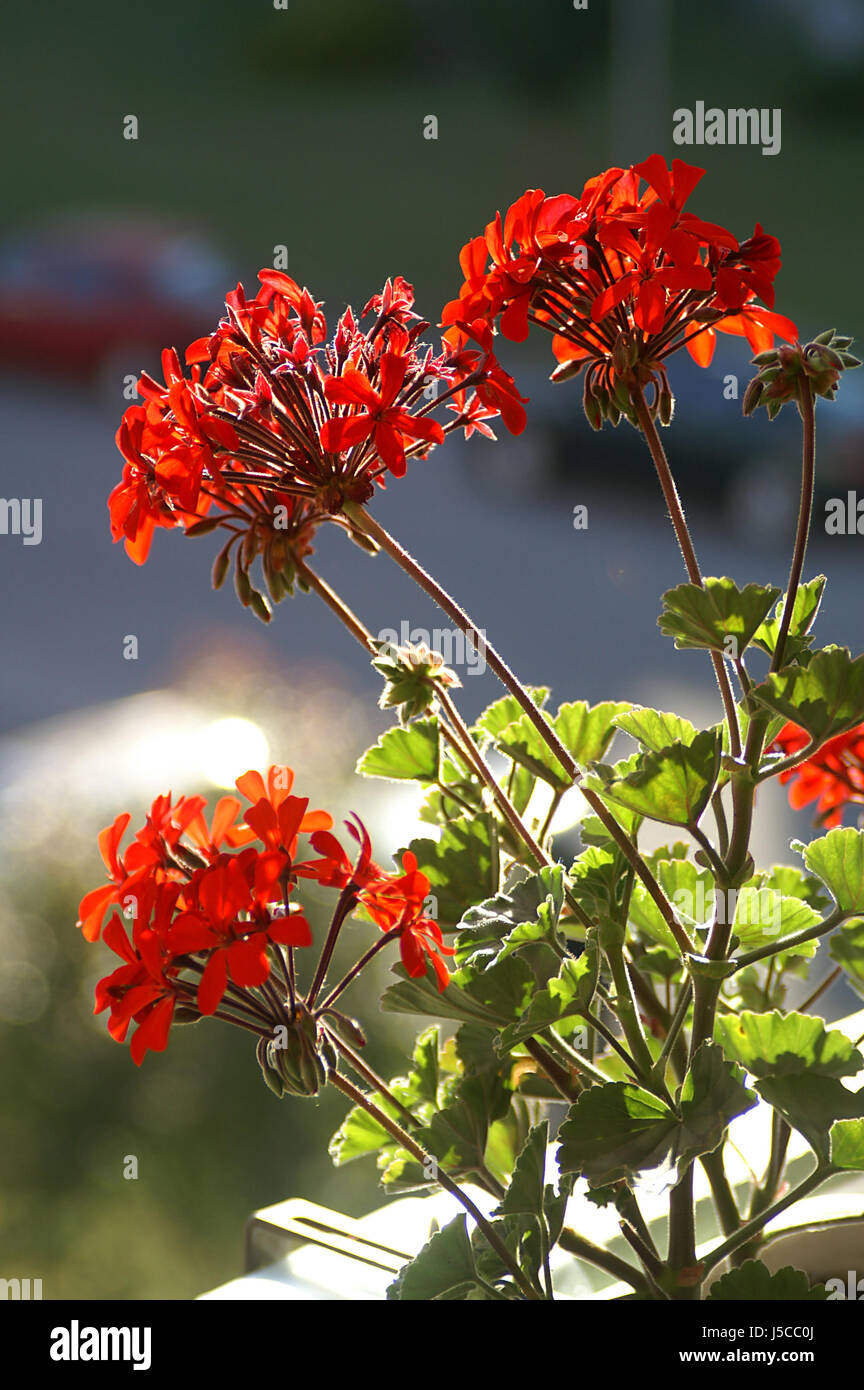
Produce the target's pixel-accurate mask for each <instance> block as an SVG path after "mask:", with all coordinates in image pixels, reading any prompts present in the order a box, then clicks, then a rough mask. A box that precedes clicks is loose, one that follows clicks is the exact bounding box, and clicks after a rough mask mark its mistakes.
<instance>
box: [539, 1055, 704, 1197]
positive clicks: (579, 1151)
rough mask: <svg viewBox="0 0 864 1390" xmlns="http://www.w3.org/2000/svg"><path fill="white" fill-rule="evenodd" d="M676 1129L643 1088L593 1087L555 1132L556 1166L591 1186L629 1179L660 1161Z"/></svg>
mask: <svg viewBox="0 0 864 1390" xmlns="http://www.w3.org/2000/svg"><path fill="white" fill-rule="evenodd" d="M677 1125H678V1122H677V1120H676V1118H675V1116H674V1114H673V1113H672V1111H671V1110H670V1109H669V1107H668V1106H667V1105H664V1103H663V1101H662V1100H660V1099H659V1098H658V1097H657V1096H654V1095H652V1094H651V1093H650V1091H645V1090H643V1088H642V1087H641V1086H636V1085H634V1084H633V1083H632V1082H627V1081H614V1082H610V1083H609V1085H608V1086H592V1087H591V1089H590V1090H587V1091H583V1092H582V1095H581V1096H580V1097H579V1099H578V1100H577V1102H576V1104H575V1105H573V1106H572V1107H571V1109H570V1110H569V1112H568V1115H567V1119H566V1120H565V1121H564V1123H563V1125H562V1126H561V1128H560V1130H559V1131H558V1137H559V1139H560V1140H561V1146H560V1148H559V1149H558V1153H557V1158H558V1166H559V1168H560V1170H561V1172H562V1173H579V1174H581V1175H582V1176H583V1177H585V1178H587V1179H588V1181H589V1182H591V1183H593V1184H604V1183H609V1182H617V1181H618V1179H620V1178H628V1177H632V1176H633V1175H634V1174H636V1173H640V1172H643V1171H645V1170H646V1169H649V1168H658V1167H659V1166H660V1165H661V1164H662V1163H663V1162H664V1160H665V1159H666V1158H667V1156H668V1153H669V1150H670V1148H671V1146H672V1141H673V1138H674V1135H675V1131H676V1129H677Z"/></svg>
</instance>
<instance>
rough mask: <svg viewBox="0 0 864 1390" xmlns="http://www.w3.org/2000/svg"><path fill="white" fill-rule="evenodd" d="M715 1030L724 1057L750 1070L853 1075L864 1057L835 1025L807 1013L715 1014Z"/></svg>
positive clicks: (774, 1073) (772, 1073)
mask: <svg viewBox="0 0 864 1390" xmlns="http://www.w3.org/2000/svg"><path fill="white" fill-rule="evenodd" d="M716 1034H717V1037H718V1040H719V1042H720V1043H721V1044H722V1046H723V1050H724V1052H725V1053H726V1055H727V1057H730V1058H731V1059H732V1060H733V1061H735V1062H738V1063H740V1065H741V1066H742V1067H745V1068H746V1070H747V1071H749V1072H750V1074H751V1076H754V1077H762V1076H787V1075H790V1074H797V1073H800V1072H805V1071H806V1072H809V1073H810V1075H812V1076H835V1077H836V1076H856V1075H857V1073H858V1072H859V1071H860V1070H861V1068H862V1066H864V1058H862V1056H861V1053H860V1052H859V1051H858V1049H857V1048H856V1047H853V1046H852V1043H851V1041H850V1040H849V1038H847V1037H846V1034H845V1033H841V1032H840V1030H839V1029H837V1028H832V1029H830V1030H829V1029H826V1027H825V1024H824V1023H823V1021H822V1019H821V1018H817V1017H815V1016H814V1015H812V1014H799V1013H788V1014H782V1013H780V1012H779V1011H778V1010H776V1009H774V1010H772V1011H771V1012H770V1013H762V1014H758V1013H751V1012H750V1010H745V1011H744V1012H743V1013H740V1014H738V1015H737V1017H736V1015H734V1014H721V1015H720V1017H719V1018H718V1019H717V1024H716Z"/></svg>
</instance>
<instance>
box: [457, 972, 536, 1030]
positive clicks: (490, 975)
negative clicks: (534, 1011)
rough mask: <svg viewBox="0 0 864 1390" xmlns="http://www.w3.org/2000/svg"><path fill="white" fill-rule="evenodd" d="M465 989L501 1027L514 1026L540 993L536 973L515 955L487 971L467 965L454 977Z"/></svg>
mask: <svg viewBox="0 0 864 1390" xmlns="http://www.w3.org/2000/svg"><path fill="white" fill-rule="evenodd" d="M454 983H455V984H456V985H457V986H463V987H464V989H465V990H466V991H467V993H468V994H469V995H470V997H471V998H472V999H473V1000H475V1001H476V1002H478V1003H480V1004H481V1005H482V1006H483V1007H484V1008H485V1009H487V1010H488V1012H489V1013H490V1014H491V1015H492V1017H493V1018H494V1019H496V1020H497V1021H498V1022H499V1023H501V1024H508V1023H512V1022H513V1020H514V1019H517V1018H518V1017H519V1015H520V1014H521V1013H522V1012H523V1011H524V1010H525V1009H526V1008H527V1007H528V1003H529V1001H530V999H531V997H532V995H533V994H534V993H535V992H536V989H537V980H536V978H535V976H534V972H533V971H532V969H531V967H530V966H529V965H528V963H527V961H525V960H524V959H523V958H522V956H517V955H511V956H508V957H507V958H506V960H499V961H496V963H495V964H494V965H490V966H487V967H486V969H484V970H475V969H473V968H472V967H471V966H470V965H463V966H461V967H460V969H459V970H458V971H457V972H456V974H455V975H453V976H451V982H450V985H448V987H447V990H446V991H445V993H449V992H450V989H451V988H452V986H453V984H454Z"/></svg>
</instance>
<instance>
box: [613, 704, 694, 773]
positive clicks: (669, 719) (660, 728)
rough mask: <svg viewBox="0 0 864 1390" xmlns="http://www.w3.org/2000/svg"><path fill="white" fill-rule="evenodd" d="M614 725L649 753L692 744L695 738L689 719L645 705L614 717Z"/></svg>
mask: <svg viewBox="0 0 864 1390" xmlns="http://www.w3.org/2000/svg"><path fill="white" fill-rule="evenodd" d="M615 723H616V725H617V727H618V728H619V729H621V730H622V731H623V732H624V733H625V734H629V735H630V737H631V738H635V740H636V742H637V743H641V744H642V746H643V748H647V750H648V751H649V753H659V752H660V750H661V748H668V747H669V745H670V743H692V742H693V740H694V738H695V737H696V726H695V724H691V723H690V720H689V719H682V717H681V715H680V714H667V713H666V712H665V711H664V710H659V709H649V708H647V707H646V706H645V705H633V706H632V707H631V708H630V709H629V710H628V711H627V713H626V714H619V715H616V718H615ZM598 756H601V755H598ZM592 761H594V759H592Z"/></svg>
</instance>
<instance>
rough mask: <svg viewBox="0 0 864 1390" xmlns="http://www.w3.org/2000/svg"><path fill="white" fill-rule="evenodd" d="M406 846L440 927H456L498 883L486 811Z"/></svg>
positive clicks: (494, 845)
mask: <svg viewBox="0 0 864 1390" xmlns="http://www.w3.org/2000/svg"><path fill="white" fill-rule="evenodd" d="M411 727H412V728H414V727H415V726H414V725H412V726H411ZM407 848H408V849H409V850H411V852H412V853H413V854H415V855H416V856H417V864H418V867H419V868H420V870H421V871H422V872H423V873H424V874H425V875H426V877H427V878H428V879H429V883H430V886H431V891H432V893H433V895H434V896H435V898H436V906H437V914H438V916H437V920H438V924H439V926H441V927H448V926H456V924H457V922H459V921H461V919H462V917H463V915H464V914H465V912H467V910H468V908H469V907H473V906H474V905H475V904H476V903H479V902H481V901H482V900H483V899H484V898H487V897H489V896H491V894H492V893H494V892H495V889H496V888H497V886H498V843H497V833H496V830H495V824H494V821H493V820H492V817H491V816H490V815H488V814H486V813H485V812H483V813H480V814H477V815H473V816H467V815H466V816H460V817H459V818H458V820H453V821H450V822H449V824H448V825H446V826H444V827H443V828H442V831H441V838H440V840H433V839H427V838H425V837H424V838H422V839H418V840H412V841H411V843H410V844H409V845H408V846H407Z"/></svg>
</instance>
